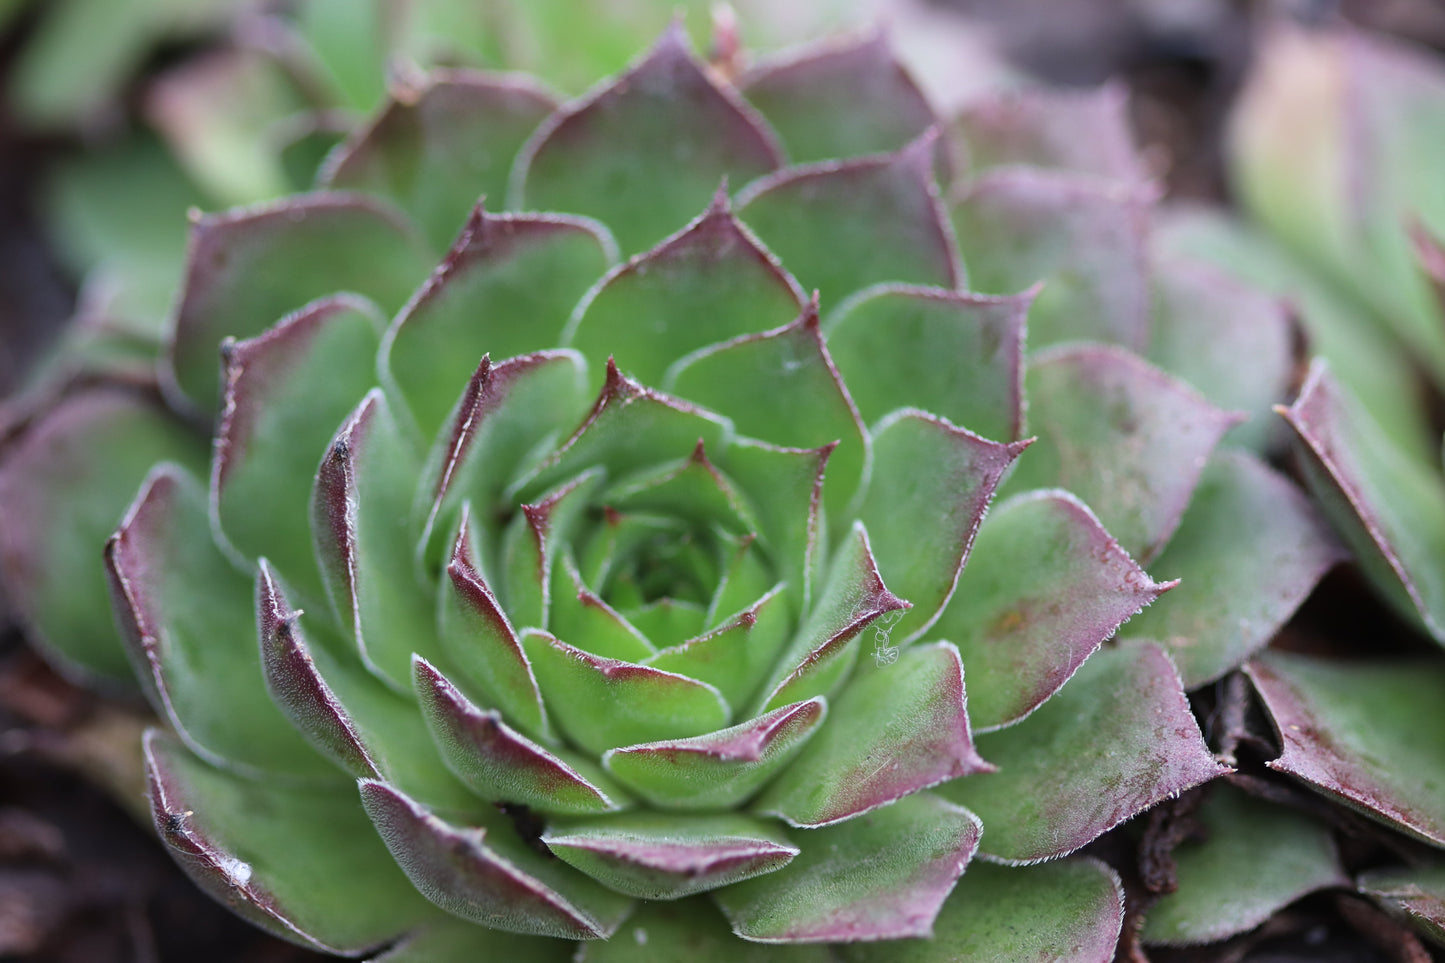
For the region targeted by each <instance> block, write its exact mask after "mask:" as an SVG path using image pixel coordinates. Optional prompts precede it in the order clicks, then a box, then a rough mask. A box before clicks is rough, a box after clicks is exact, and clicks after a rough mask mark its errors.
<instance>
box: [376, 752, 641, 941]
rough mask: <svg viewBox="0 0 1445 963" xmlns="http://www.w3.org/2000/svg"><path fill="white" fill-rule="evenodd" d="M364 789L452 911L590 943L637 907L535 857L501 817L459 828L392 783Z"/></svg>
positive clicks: (420, 885) (515, 929) (497, 925)
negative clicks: (409, 796)
mask: <svg viewBox="0 0 1445 963" xmlns="http://www.w3.org/2000/svg"><path fill="white" fill-rule="evenodd" d="M358 785H359V786H360V789H361V802H362V805H363V806H364V807H365V809H366V812H367V815H369V816H370V817H371V821H372V822H373V823H374V824H375V826H376V831H377V832H378V833H380V834H381V838H382V841H383V842H385V843H386V848H387V849H388V850H390V851H391V855H392V858H394V859H395V860H396V862H397V863H398V864H399V865H400V866H401V868H402V871H403V872H405V873H406V875H407V877H408V878H409V879H410V880H411V881H412V884H413V885H414V886H416V888H417V889H418V890H420V891H421V893H422V895H424V896H425V897H426V898H427V899H429V900H431V901H432V902H433V903H435V904H436V905H438V906H440V907H441V908H442V909H444V910H446V911H447V912H448V913H451V914H453V915H455V916H460V917H461V918H462V919H465V920H470V921H471V922H473V923H477V924H480V925H482V926H487V927H490V928H492V929H498V930H505V931H507V932H509V933H524V934H528V935H532V936H553V937H558V938H560V939H569V940H589V939H599V938H604V939H605V938H606V937H608V936H610V935H612V933H613V932H614V931H615V930H616V929H617V926H618V924H620V923H621V922H622V920H623V918H624V917H625V916H626V915H627V912H628V909H629V908H630V907H631V905H632V901H631V900H629V899H628V898H627V897H625V896H621V895H619V894H617V893H614V892H612V891H610V890H607V889H605V888H603V887H601V886H599V885H598V884H596V883H594V882H593V881H592V880H590V879H588V878H587V877H586V876H583V875H582V874H580V873H577V872H576V871H574V870H573V869H571V868H570V867H568V866H565V865H563V864H561V863H560V862H558V861H556V860H549V859H547V858H546V857H545V856H543V855H541V854H539V853H537V852H535V851H533V850H532V849H531V848H530V847H529V846H528V845H527V843H526V842H524V841H523V840H522V839H520V838H519V837H518V836H517V834H516V832H515V830H513V828H512V826H511V824H510V823H508V822H507V821H506V817H505V816H503V815H501V814H500V813H484V814H479V816H478V817H477V818H475V819H474V820H472V822H473V823H475V825H457V824H456V823H453V822H450V821H448V820H445V819H442V818H441V817H439V816H437V815H435V814H433V813H432V812H430V811H428V810H427V809H426V808H425V807H423V806H421V805H419V804H418V803H417V802H416V801H415V800H412V799H409V798H407V796H406V795H405V794H403V793H400V792H398V791H397V790H396V789H394V788H392V787H391V786H388V785H387V784H386V783H382V782H376V781H375V780H371V779H363V780H361V781H360V783H359V784H358Z"/></svg>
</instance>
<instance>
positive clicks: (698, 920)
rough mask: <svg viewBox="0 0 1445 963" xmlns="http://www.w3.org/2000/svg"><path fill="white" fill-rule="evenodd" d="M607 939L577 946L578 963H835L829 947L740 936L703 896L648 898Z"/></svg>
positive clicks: (576, 962)
mask: <svg viewBox="0 0 1445 963" xmlns="http://www.w3.org/2000/svg"><path fill="white" fill-rule="evenodd" d="M627 923H628V925H627V926H626V927H625V928H624V929H623V930H621V931H620V932H619V933H618V934H617V935H616V936H614V937H612V939H610V940H607V941H605V942H604V941H602V940H593V941H592V942H590V943H583V944H582V945H581V946H579V947H578V949H577V957H576V961H575V963H676V961H677V960H678V959H680V958H682V957H686V958H687V959H688V960H690V961H692V963H833V960H834V957H833V953H832V951H831V949H830V948H829V947H827V946H775V945H771V944H767V943H748V942H744V941H742V940H739V939H738V938H737V937H736V936H734V935H733V934H732V932H731V931H730V930H729V929H728V927H727V924H726V922H724V920H723V917H722V914H720V913H719V912H718V911H717V908H716V907H714V906H712V905H711V903H710V902H709V901H708V900H707V899H705V898H704V897H701V896H696V897H693V898H691V899H685V900H678V901H676V902H671V903H658V902H648V903H643V904H642V905H641V906H639V907H638V908H637V912H635V913H634V914H633V915H632V916H629V917H628V918H627Z"/></svg>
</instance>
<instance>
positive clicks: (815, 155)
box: [738, 30, 938, 164]
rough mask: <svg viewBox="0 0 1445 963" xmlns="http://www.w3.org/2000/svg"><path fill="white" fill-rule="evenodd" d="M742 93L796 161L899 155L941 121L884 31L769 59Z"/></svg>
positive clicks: (742, 81)
mask: <svg viewBox="0 0 1445 963" xmlns="http://www.w3.org/2000/svg"><path fill="white" fill-rule="evenodd" d="M738 89H739V90H740V91H742V94H743V96H744V97H746V98H747V99H748V103H750V104H752V105H753V106H754V107H756V108H757V109H758V111H759V112H760V113H761V114H762V115H763V116H764V117H765V118H767V120H768V122H769V123H770V124H772V126H773V128H774V129H775V130H776V131H777V132H778V134H779V135H780V136H781V137H782V140H783V146H784V147H785V148H787V151H788V159H789V160H791V161H792V162H793V163H794V164H804V163H809V162H813V161H826V160H833V159H834V158H838V157H853V156H856V155H859V154H880V153H883V152H884V151H891V150H897V149H898V148H900V147H902V146H903V145H904V144H907V143H908V142H909V141H911V140H913V139H915V138H916V137H918V136H919V135H920V134H922V133H923V132H924V131H926V130H928V129H929V128H930V127H932V126H933V125H934V124H936V123H938V118H937V116H935V115H934V113H933V108H932V107H930V106H929V105H928V99H927V98H926V97H924V96H923V92H922V91H921V90H919V89H918V85H917V84H915V83H914V82H913V78H912V77H910V76H908V71H907V70H906V69H905V68H904V67H903V65H902V64H900V63H899V62H898V60H897V58H895V57H894V56H893V50H892V47H891V45H890V44H889V43H888V37H887V36H886V35H885V34H884V32H883V31H882V30H872V31H869V32H867V33H864V34H858V35H855V36H851V37H848V36H845V37H842V38H839V39H836V40H831V41H824V42H822V43H815V44H810V45H808V46H806V47H804V48H802V50H801V51H800V52H798V53H796V54H792V55H788V56H783V57H775V58H772V59H769V60H764V61H762V62H761V63H758V64H756V65H755V66H753V67H752V68H750V69H749V70H748V71H747V72H746V73H744V74H743V76H742V77H741V78H739V79H738Z"/></svg>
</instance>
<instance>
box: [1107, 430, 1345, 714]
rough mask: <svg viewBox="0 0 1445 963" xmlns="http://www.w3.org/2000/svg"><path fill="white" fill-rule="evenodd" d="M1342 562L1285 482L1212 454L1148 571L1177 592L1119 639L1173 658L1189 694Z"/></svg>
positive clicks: (1241, 460) (1233, 455)
mask: <svg viewBox="0 0 1445 963" xmlns="http://www.w3.org/2000/svg"><path fill="white" fill-rule="evenodd" d="M1241 546H1248V551H1241V550H1240V549H1241ZM1344 559H1345V552H1344V549H1343V548H1342V547H1341V546H1340V545H1339V543H1338V542H1336V541H1335V539H1334V536H1333V535H1332V534H1331V533H1330V531H1329V529H1328V528H1327V527H1326V526H1325V523H1324V520H1323V519H1321V518H1320V517H1319V515H1318V514H1317V513H1316V511H1315V508H1314V506H1313V505H1312V504H1310V502H1309V500H1308V499H1306V498H1305V497H1304V493H1302V492H1300V491H1299V490H1298V489H1296V488H1295V487H1294V484H1293V483H1292V482H1290V480H1289V479H1287V478H1285V477H1284V476H1283V475H1280V474H1277V473H1276V472H1274V471H1273V470H1272V469H1270V468H1269V467H1267V466H1266V465H1265V464H1264V463H1262V462H1260V461H1257V460H1255V458H1254V457H1253V456H1251V455H1248V454H1246V453H1245V452H1242V451H1228V450H1225V451H1220V452H1216V453H1215V455H1214V457H1213V458H1212V459H1211V460H1210V462H1209V464H1208V466H1206V467H1205V469H1204V475H1203V477H1202V478H1201V479H1200V481H1199V487H1198V489H1196V490H1195V493H1194V499H1193V501H1191V502H1190V503H1189V508H1188V509H1187V510H1186V511H1185V513H1184V519H1183V521H1181V522H1180V524H1179V530H1178V531H1177V532H1175V533H1174V537H1173V538H1171V539H1170V540H1169V544H1168V546H1166V547H1165V549H1164V551H1163V552H1162V553H1160V555H1159V557H1158V558H1157V559H1155V561H1154V562H1153V563H1152V564H1151V565H1150V568H1152V569H1154V571H1156V572H1159V573H1163V574H1166V575H1177V576H1179V577H1180V579H1181V584H1180V585H1179V587H1178V588H1176V589H1175V590H1174V591H1172V592H1170V593H1169V598H1168V599H1166V600H1165V601H1163V602H1161V603H1160V604H1158V605H1156V606H1153V607H1152V608H1149V609H1147V610H1146V611H1144V612H1141V613H1140V614H1139V616H1138V617H1137V618H1135V619H1134V620H1133V621H1131V622H1130V623H1129V624H1128V626H1126V627H1125V628H1124V629H1123V630H1122V631H1121V632H1120V635H1121V636H1122V637H1123V638H1124V639H1125V640H1130V639H1136V638H1137V639H1147V640H1154V641H1157V642H1158V644H1159V645H1161V646H1163V647H1164V648H1165V649H1166V650H1168V652H1169V654H1170V655H1172V656H1173V657H1174V661H1175V664H1177V665H1178V666H1179V674H1180V675H1181V676H1182V677H1183V679H1184V687H1185V688H1186V689H1196V688H1198V687H1199V686H1202V685H1204V684H1205V683H1208V682H1213V681H1214V680H1215V679H1217V678H1219V677H1220V676H1222V675H1224V674H1225V673H1226V672H1228V671H1230V670H1231V669H1233V668H1235V667H1236V666H1238V665H1239V664H1240V663H1241V662H1243V661H1244V660H1245V659H1247V658H1249V657H1250V656H1251V655H1253V654H1254V653H1255V652H1257V651H1259V650H1260V649H1262V648H1264V647H1265V646H1266V645H1268V644H1269V640H1270V639H1272V638H1273V637H1274V634H1275V633H1276V632H1277V631H1279V629H1280V628H1281V627H1282V626H1283V625H1284V623H1285V622H1286V621H1288V620H1289V618H1290V616H1292V615H1293V614H1294V612H1295V609H1297V608H1298V607H1299V606H1300V604H1301V603H1302V602H1304V600H1305V598H1306V597H1307V596H1308V595H1309V594H1310V592H1311V591H1313V589H1314V587H1315V585H1316V583H1318V582H1319V580H1320V578H1321V576H1323V575H1324V574H1325V572H1327V571H1329V569H1330V568H1332V567H1333V566H1334V565H1335V564H1336V563H1337V562H1342V561H1344Z"/></svg>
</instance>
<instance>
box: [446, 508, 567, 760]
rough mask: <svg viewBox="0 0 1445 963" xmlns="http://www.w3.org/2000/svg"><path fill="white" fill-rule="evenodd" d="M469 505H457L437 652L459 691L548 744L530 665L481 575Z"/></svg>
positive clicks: (543, 711) (548, 731)
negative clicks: (447, 663)
mask: <svg viewBox="0 0 1445 963" xmlns="http://www.w3.org/2000/svg"><path fill="white" fill-rule="evenodd" d="M472 543H473V532H472V525H471V522H470V511H469V510H468V506H465V505H464V506H463V507H462V517H461V521H460V524H459V525H458V526H457V535H456V538H455V539H454V540H453V543H452V554H451V561H450V563H449V564H448V565H447V571H446V578H443V579H441V580H440V582H439V585H438V590H439V592H440V595H441V598H440V602H439V608H440V611H439V613H438V616H437V621H438V627H439V630H440V632H439V637H440V642H441V649H442V651H443V652H445V653H446V654H447V655H448V656H449V657H450V658H451V666H452V667H453V668H454V669H455V670H456V671H458V672H459V673H461V675H460V679H461V681H462V682H463V683H464V685H463V688H464V689H466V690H467V691H469V692H470V693H472V694H473V695H474V696H476V697H480V701H482V702H484V703H486V704H487V705H491V706H497V707H499V708H501V709H502V710H503V712H504V713H505V714H506V716H507V719H508V720H509V721H510V722H511V723H512V724H513V725H516V726H518V727H519V728H521V729H522V730H523V731H525V732H527V733H528V734H530V735H531V736H533V737H534V738H539V739H543V740H547V741H550V740H551V739H552V732H551V727H550V726H549V725H548V724H547V712H546V709H544V708H543V706H542V694H541V693H540V692H539V691H538V690H537V679H536V677H535V676H534V675H533V674H532V664H531V663H530V662H528V661H527V655H526V653H524V652H523V651H522V644H521V642H519V641H518V639H517V633H516V631H515V630H514V629H513V628H512V623H511V621H510V620H509V619H508V618H507V614H506V612H504V611H503V610H502V606H501V604H500V603H499V602H498V601H497V597H496V595H495V594H493V592H492V590H491V588H490V587H489V586H488V585H487V582H486V580H485V579H484V578H483V577H482V574H481V570H480V564H479V562H478V559H477V553H476V550H475V549H474V547H473V544H472Z"/></svg>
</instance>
